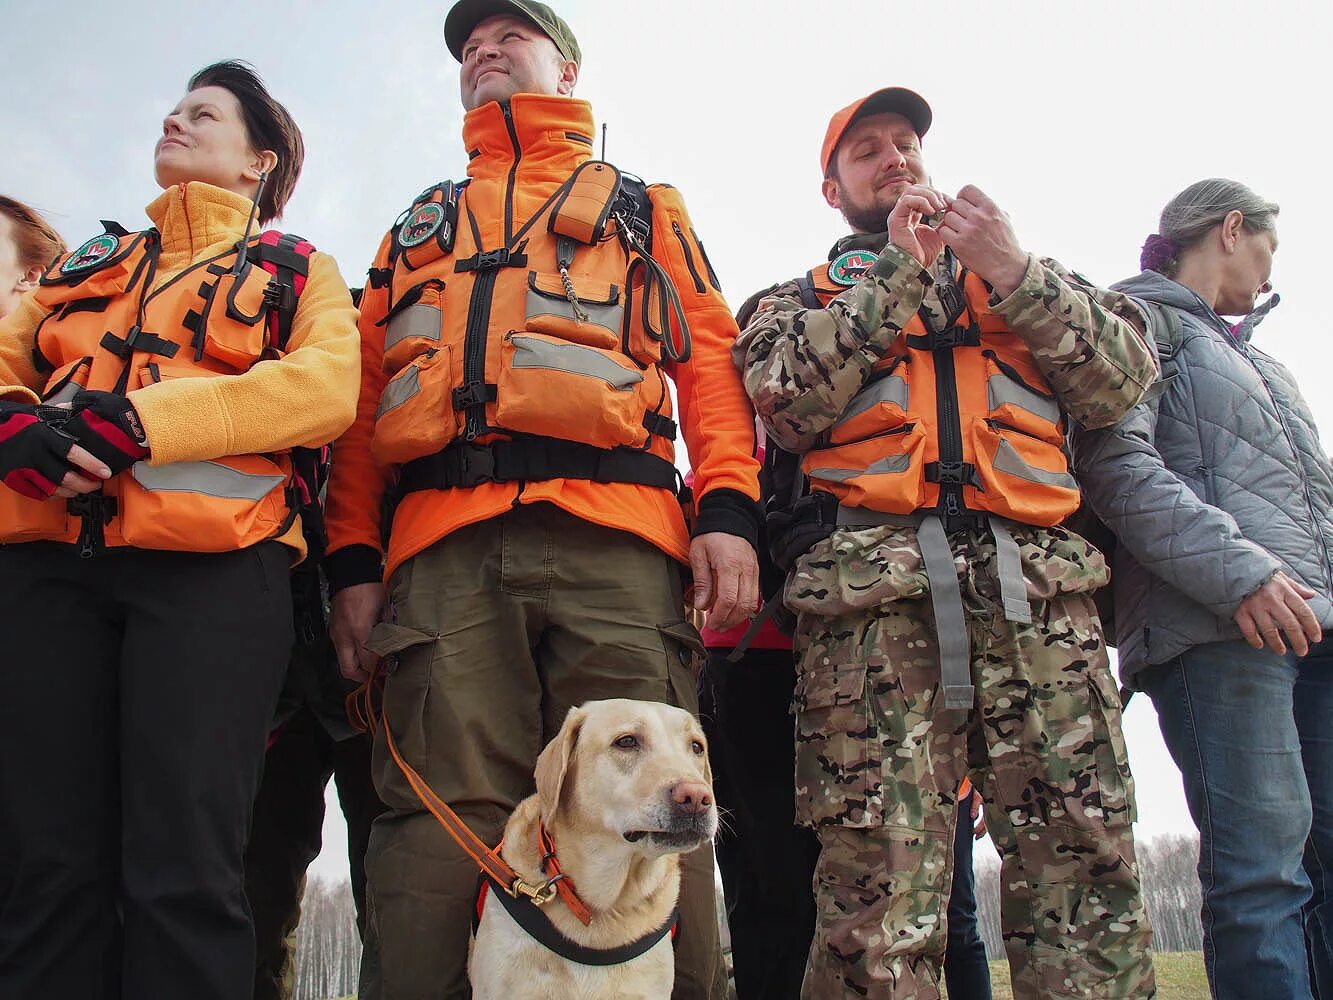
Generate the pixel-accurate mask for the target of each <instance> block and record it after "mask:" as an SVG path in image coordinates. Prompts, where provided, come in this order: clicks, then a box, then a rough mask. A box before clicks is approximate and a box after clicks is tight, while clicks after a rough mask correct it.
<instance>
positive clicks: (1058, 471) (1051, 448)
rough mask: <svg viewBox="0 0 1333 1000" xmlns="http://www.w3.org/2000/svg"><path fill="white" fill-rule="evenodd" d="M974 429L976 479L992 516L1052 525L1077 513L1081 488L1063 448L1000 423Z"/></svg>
mask: <svg viewBox="0 0 1333 1000" xmlns="http://www.w3.org/2000/svg"><path fill="white" fill-rule="evenodd" d="M972 426H973V431H972V433H973V454H974V456H975V460H976V470H977V476H978V478H979V480H980V483H981V487H980V488H981V490H982V492H983V493H984V494H985V497H986V507H987V509H988V510H989V511H990V512H991V513H992V514H999V515H1000V516H1001V517H1009V518H1012V519H1013V520H1015V521H1020V522H1022V523H1023V524H1033V525H1051V524H1058V523H1060V521H1062V520H1063V519H1064V518H1065V517H1067V516H1068V515H1070V514H1072V513H1073V512H1074V511H1075V510H1077V509H1078V504H1079V492H1078V484H1077V483H1076V482H1075V481H1074V477H1073V476H1071V475H1070V474H1069V462H1068V460H1067V459H1066V458H1065V455H1064V452H1063V450H1062V449H1061V448H1060V447H1059V446H1058V445H1055V444H1052V443H1050V442H1048V441H1043V440H1041V439H1040V438H1036V437H1033V436H1032V435H1030V434H1024V433H1023V432H1022V431H1020V430H1018V429H1017V428H1015V427H1010V426H1007V425H1006V424H1003V423H1001V422H1000V421H998V420H984V421H983V420H978V421H975V422H974V423H973V425H972Z"/></svg>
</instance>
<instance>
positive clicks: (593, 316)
mask: <svg viewBox="0 0 1333 1000" xmlns="http://www.w3.org/2000/svg"><path fill="white" fill-rule="evenodd" d="M579 308H580V309H582V310H583V312H584V317H585V318H584V320H583V322H585V323H589V324H591V325H593V326H600V327H602V328H603V329H606V330H610V331H611V332H612V333H613V334H615V335H616V336H617V337H619V336H620V327H621V324H622V322H623V321H624V318H625V307H624V306H622V305H615V304H612V305H594V304H593V303H590V302H585V301H583V299H579ZM526 309H527V317H528V319H535V318H536V317H538V316H558V317H560V318H561V319H567V320H569V321H570V322H571V323H577V322H579V320H578V319H577V318H576V317H575V316H574V306H573V305H572V304H571V303H570V301H569V300H568V299H557V298H556V297H555V296H553V295H545V294H543V293H542V292H535V291H533V290H532V289H531V288H529V289H528V301H527V307H526Z"/></svg>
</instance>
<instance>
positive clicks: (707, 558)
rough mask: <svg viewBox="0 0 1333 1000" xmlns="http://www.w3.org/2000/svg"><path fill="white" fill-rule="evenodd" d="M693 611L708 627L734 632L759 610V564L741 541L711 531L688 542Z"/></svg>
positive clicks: (748, 547)
mask: <svg viewBox="0 0 1333 1000" xmlns="http://www.w3.org/2000/svg"><path fill="white" fill-rule="evenodd" d="M690 569H691V570H692V571H693V572H694V608H695V610H696V611H707V612H708V624H709V627H711V628H715V629H717V630H718V631H725V630H726V629H729V628H734V627H735V626H737V625H739V624H740V623H741V622H743V621H745V619H747V618H749V617H750V616H751V615H753V614H754V613H755V612H756V611H758V610H759V560H758V559H757V558H756V557H755V554H754V549H753V548H751V547H750V543H749V542H747V541H746V540H745V539H744V538H741V537H739V536H737V535H728V534H726V533H725V532H721V531H710V532H708V533H707V534H704V535H699V536H698V537H697V538H694V539H692V540H691V541H690Z"/></svg>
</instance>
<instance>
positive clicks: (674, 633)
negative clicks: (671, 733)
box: [657, 621, 707, 714]
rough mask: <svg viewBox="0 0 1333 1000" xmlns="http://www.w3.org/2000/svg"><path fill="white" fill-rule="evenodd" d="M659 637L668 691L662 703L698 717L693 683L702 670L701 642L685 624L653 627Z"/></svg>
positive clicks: (693, 629)
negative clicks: (663, 655) (663, 652)
mask: <svg viewBox="0 0 1333 1000" xmlns="http://www.w3.org/2000/svg"><path fill="white" fill-rule="evenodd" d="M657 631H658V632H659V633H660V634H661V636H662V645H663V647H664V648H665V649H666V655H667V682H668V686H669V690H668V692H667V694H666V697H664V698H663V699H662V700H663V701H665V702H666V703H667V704H668V705H675V706H677V707H678V708H683V709H685V710H686V711H689V712H693V713H696V714H697V713H698V711H699V695H698V690H697V688H696V685H695V679H696V678H697V677H698V676H699V671H700V670H702V669H703V665H704V657H705V656H706V655H707V651H706V650H705V649H704V641H703V638H702V637H701V636H700V635H699V630H698V629H696V628H695V627H694V626H693V625H691V624H690V623H689V622H687V621H679V622H672V623H670V624H668V625H659V626H657Z"/></svg>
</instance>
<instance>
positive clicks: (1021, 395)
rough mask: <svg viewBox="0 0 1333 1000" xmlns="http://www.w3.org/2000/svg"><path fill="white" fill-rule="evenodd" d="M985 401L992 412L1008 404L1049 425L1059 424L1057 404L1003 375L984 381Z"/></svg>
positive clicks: (993, 376)
mask: <svg viewBox="0 0 1333 1000" xmlns="http://www.w3.org/2000/svg"><path fill="white" fill-rule="evenodd" d="M986 401H987V404H988V405H989V406H990V408H991V409H992V410H998V409H999V408H1000V407H1001V406H1004V405H1005V404H1006V403H1008V404H1009V405H1011V406H1017V407H1018V408H1019V409H1020V410H1027V411H1028V412H1029V413H1031V414H1033V415H1034V416H1037V417H1040V418H1041V419H1042V420H1046V421H1049V422H1050V423H1053V424H1055V423H1059V422H1060V404H1059V403H1057V402H1056V401H1055V400H1053V399H1047V398H1046V397H1045V396H1040V395H1038V394H1037V393H1035V392H1033V391H1032V390H1031V389H1028V388H1026V387H1025V386H1021V385H1019V384H1018V383H1017V382H1015V381H1014V380H1013V379H1011V378H1009V377H1007V376H1005V375H992V376H991V377H990V378H988V379H987V380H986Z"/></svg>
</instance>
